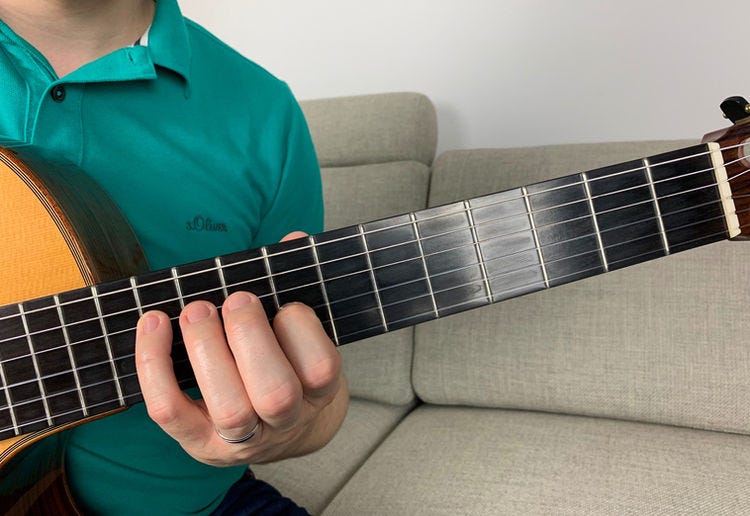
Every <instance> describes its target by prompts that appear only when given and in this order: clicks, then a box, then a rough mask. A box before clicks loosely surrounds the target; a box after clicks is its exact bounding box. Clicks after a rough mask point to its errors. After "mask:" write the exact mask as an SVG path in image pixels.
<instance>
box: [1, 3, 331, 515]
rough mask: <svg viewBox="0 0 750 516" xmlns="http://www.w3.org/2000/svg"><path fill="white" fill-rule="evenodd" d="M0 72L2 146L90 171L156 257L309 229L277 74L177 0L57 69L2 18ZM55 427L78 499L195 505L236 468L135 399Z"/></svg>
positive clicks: (301, 168) (249, 243) (160, 264)
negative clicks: (177, 437)
mask: <svg viewBox="0 0 750 516" xmlns="http://www.w3.org/2000/svg"><path fill="white" fill-rule="evenodd" d="M0 84H1V85H2V94H0V145H2V146H5V147H11V148H17V147H24V146H29V145H32V146H38V147H41V148H43V149H44V150H45V152H50V153H52V155H54V156H56V157H60V158H64V159H67V160H68V161H71V162H73V163H76V164H77V165H78V166H79V167H80V168H81V169H82V170H84V171H85V172H86V173H88V174H90V175H91V176H92V177H93V178H94V179H96V180H97V181H98V183H99V184H100V185H101V186H102V187H103V188H104V189H105V190H106V191H107V192H108V193H109V194H110V195H111V196H112V198H113V199H114V200H115V201H116V202H117V203H118V204H119V206H120V208H121V209H122V211H123V212H124V214H125V216H126V217H127V219H128V220H129V221H130V223H131V225H132V226H133V229H134V230H135V233H136V234H137V236H138V238H139V240H140V242H141V244H142V246H143V248H144V251H145V253H146V256H147V258H148V260H149V263H150V265H151V267H152V268H154V269H157V268H164V267H168V266H172V265H177V264H180V263H186V262H190V261H194V260H198V259H203V258H208V257H213V256H217V255H222V254H227V253H230V252H234V251H238V250H241V249H247V248H250V247H258V246H260V245H264V244H267V243H271V242H275V241H278V240H279V239H280V238H281V237H282V236H283V235H284V234H286V233H287V232H289V231H291V230H296V229H299V230H302V231H307V232H310V233H314V232H318V231H320V229H321V226H322V198H321V185H320V172H319V168H318V164H317V159H316V156H315V152H314V149H313V146H312V143H311V140H310V135H309V131H308V129H307V126H306V123H305V120H304V117H303V115H302V114H301V111H300V109H299V106H298V105H297V103H296V102H295V100H294V98H293V96H292V94H291V93H290V92H289V89H288V88H287V86H286V85H285V84H284V83H283V82H281V81H279V80H277V79H276V78H274V77H273V76H271V75H270V74H269V73H267V72H266V71H265V70H263V69H262V68H260V67H259V66H257V65H255V64H254V63H252V62H250V61H248V60H247V59H245V58H243V57H241V56H240V55H239V54H237V53H236V52H234V51H232V50H231V49H230V48H228V47H227V46H226V45H224V44H223V43H221V42H220V41H218V40H217V39H216V38H214V37H213V36H212V35H210V34H209V33H207V32H206V31H205V30H204V29H202V28H201V27H199V26H198V25H196V24H195V23H192V22H191V21H189V20H185V19H184V18H183V16H182V15H181V13H180V11H179V8H178V5H177V3H176V1H175V0H159V1H158V2H157V4H156V13H155V16H154V20H153V24H152V26H151V28H150V30H149V35H148V44H147V46H133V47H129V48H123V49H120V50H118V51H116V52H113V53H111V54H109V55H107V56H104V57H102V58H100V59H98V60H97V61H95V62H93V63H90V64H88V65H85V66H83V67H81V68H80V69H78V70H76V71H74V72H72V73H70V74H69V75H67V76H65V77H62V78H58V77H57V76H56V75H55V73H54V71H53V69H52V68H51V66H50V65H49V63H48V62H47V61H46V60H45V59H44V57H43V56H42V55H41V54H40V53H39V52H37V51H36V50H35V49H34V48H33V47H31V46H30V45H29V44H28V43H27V42H26V41H24V40H22V39H21V38H20V37H19V36H18V35H16V34H15V33H14V32H13V31H12V30H11V29H10V28H9V27H8V26H6V25H5V24H3V23H2V22H0ZM64 437H65V438H66V439H65V440H67V448H66V464H67V473H68V477H69V483H70V486H71V488H72V491H73V493H74V494H75V496H76V498H77V499H78V503H79V504H80V506H81V508H83V509H84V511H85V512H91V513H104V514H119V513H124V514H188V513H189V514H200V513H207V512H210V511H211V510H212V509H213V508H215V507H216V506H217V505H218V503H219V502H220V501H221V499H222V498H223V496H224V493H225V492H226V490H227V489H228V488H229V487H230V485H231V484H232V483H233V482H235V481H236V480H237V479H238V478H239V477H240V476H241V474H242V472H243V471H244V469H245V468H244V467H234V468H214V467H211V466H207V465H204V464H202V463H199V462H197V461H195V460H194V459H192V458H191V457H189V456H188V455H187V454H186V453H185V452H184V451H183V450H182V449H181V448H180V446H179V445H178V444H177V443H176V442H175V441H173V440H172V439H171V438H170V437H169V436H167V435H166V434H164V433H163V432H162V431H161V429H159V428H158V426H156V425H155V424H154V423H153V422H152V421H151V420H150V419H149V418H148V415H147V414H146V410H145V406H144V405H143V404H139V405H135V406H134V407H131V408H130V409H129V410H127V411H125V412H123V413H121V414H117V415H114V416H110V417H108V418H104V419H102V420H100V421H96V422H92V423H88V424H85V425H82V426H80V427H77V428H75V429H73V430H71V431H69V432H67V433H66V435H65V436H64ZM53 440H54V438H53Z"/></svg>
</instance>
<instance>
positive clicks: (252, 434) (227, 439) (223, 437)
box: [216, 419, 260, 444]
mask: <svg viewBox="0 0 750 516" xmlns="http://www.w3.org/2000/svg"><path fill="white" fill-rule="evenodd" d="M259 429H260V419H259V420H258V422H257V423H255V426H254V427H253V429H252V430H250V433H249V434H247V435H245V436H243V437H239V438H237V439H232V438H231V437H227V436H226V435H222V433H221V432H219V429H218V428H216V435H218V436H219V438H221V440H222V441H224V442H227V443H229V444H240V443H244V442H246V441H249V440H250V439H252V438H253V437H255V434H257V433H258V430H259Z"/></svg>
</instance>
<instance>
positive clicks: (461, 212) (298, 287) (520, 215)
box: [0, 153, 748, 358]
mask: <svg viewBox="0 0 750 516" xmlns="http://www.w3.org/2000/svg"><path fill="white" fill-rule="evenodd" d="M704 154H706V153H704ZM691 156H694V155H691ZM682 159H687V158H682ZM672 161H679V160H672ZM737 161H740V160H735V161H734V162H729V163H727V164H726V166H729V165H730V164H733V163H735V162H737ZM663 163H666V162H662V163H659V164H656V165H653V166H658V165H660V164H663ZM708 170H710V169H705V171H708ZM746 172H748V171H747V170H746V171H744V172H742V173H740V174H736V175H734V176H732V178H729V179H728V180H727V181H730V180H733V179H736V178H737V177H739V176H741V175H743V174H744V173H746ZM695 173H696V172H690V173H687V174H682V175H680V176H675V177H674V178H668V180H675V179H679V178H682V177H685V176H686V175H692V174H695ZM579 184H580V183H579ZM714 185H715V184H714ZM714 185H707V186H704V187H699V188H697V189H701V188H707V187H711V186H714ZM567 186H570V185H567ZM635 188H643V186H642V185H639V186H636V187H635ZM621 191H622V190H620V191H616V192H612V193H610V194H607V195H613V194H616V193H620V192H621ZM685 193H687V192H678V193H676V194H671V195H683V194H685ZM666 197H669V196H662V197H659V198H658V199H659V200H661V199H663V198H666ZM581 202H585V200H583V201H574V202H573V203H567V204H578V203H581ZM650 202H652V201H651V200H647V201H642V202H640V203H634V204H633V205H637V204H643V203H650ZM630 206H632V205H629V206H626V207H618V208H615V209H612V210H604V211H602V212H596V213H594V216H597V215H601V214H603V213H606V212H607V211H617V210H619V209H626V208H628V207H630ZM557 207H559V206H553V207H551V208H547V209H554V208H557ZM463 213H464V212H463V211H457V212H455V213H452V214H448V215H439V216H437V217H436V218H440V217H445V216H450V215H455V214H463ZM524 215H525V214H523V213H519V214H516V215H514V216H513V217H523V216H524ZM667 215H669V214H667ZM583 218H590V215H585V216H582V217H579V218H578V219H583ZM572 220H577V219H571V220H566V221H564V222H562V223H558V224H563V223H569V222H571V221H572ZM644 220H650V219H644ZM420 222H421V221H420ZM490 222H491V221H485V222H483V224H488V223H490ZM639 222H641V221H636V222H633V223H630V224H635V223H639ZM614 229H617V228H610V229H609V230H605V231H611V230H614ZM456 231H465V229H464V228H461V229H459V230H456ZM438 236H440V235H431V236H430V237H425V238H424V240H427V239H428V238H436V237H438ZM507 236H509V234H507V233H506V234H504V235H499V236H496V237H493V238H495V239H499V238H505V237H507ZM584 236H586V235H584ZM347 238H355V237H347ZM576 238H582V237H580V236H579V237H576ZM486 240H489V239H486ZM413 242H415V241H410V242H405V243H400V244H396V245H395V246H393V247H398V246H402V245H406V244H408V243H413ZM327 243H330V242H327ZM480 243H486V241H482V242H480ZM558 244H560V243H556V244H551V245H558ZM469 245H473V244H469ZM469 245H467V246H469ZM384 249H385V248H383V249H379V251H382V250H384ZM299 250H300V249H294V250H292V251H299ZM290 252H291V251H290ZM445 252H447V251H445ZM436 254H437V253H436ZM350 258H351V257H343V258H339V259H337V260H344V259H350ZM503 258H505V256H503V257H499V258H498V259H503ZM332 261H335V260H332ZM407 261H408V260H407ZM325 263H328V262H323V264H325ZM235 265H237V264H231V266H235ZM393 265H394V263H390V264H386V265H384V266H383V267H386V266H393ZM226 267H228V266H225V268H226ZM309 267H312V266H306V267H302V268H300V269H305V268H309ZM205 272H206V271H199V272H197V273H191V274H199V273H205ZM291 272H294V270H293V271H285V273H291ZM449 272H451V271H448V273H449ZM355 274H357V273H355ZM186 276H188V275H186ZM260 279H263V278H255V279H254V280H253V281H257V280H260ZM335 279H336V278H329V281H332V280H335ZM162 282H164V283H167V282H168V280H162ZM154 283H158V282H154ZM243 283H246V282H243ZM312 285H319V282H318V283H314V284H310V286H312ZM146 286H148V284H144V285H140V286H139V287H140V288H144V287H146ZM397 286H398V285H394V287H397ZM303 287H304V286H297V287H294V288H292V289H287V290H289V291H294V290H299V289H300V288H303ZM123 291H125V290H123ZM209 292H210V291H205V292H202V293H194V294H191V297H195V296H199V295H203V294H206V293H209ZM115 293H116V291H115V292H110V293H107V294H105V296H106V295H110V294H112V295H113V294H115ZM84 300H85V299H78V300H74V301H69V302H68V303H71V304H72V303H78V302H82V301H84ZM168 301H169V300H161V301H160V302H159V303H154V304H153V305H152V306H159V305H160V304H163V303H164V302H168ZM147 307H148V305H147ZM52 308H54V307H45V308H40V309H37V310H39V311H43V310H51V309H52ZM128 311H130V310H128ZM126 312H127V311H126ZM27 313H29V314H30V313H33V310H29V311H27ZM115 315H118V314H117V313H115V314H107V316H106V317H113V316H115ZM16 316H17V315H16ZM9 317H14V315H12V316H8V317H6V318H9ZM1 320H2V318H0V321H1ZM93 320H98V318H97V319H92V320H91V321H93ZM86 322H90V321H77V322H76V323H72V324H84V323H86ZM331 322H332V323H333V322H334V321H331ZM61 327H62V326H60V327H58V328H61ZM53 329H55V328H47V329H45V330H44V331H43V332H47V331H52V330H53ZM37 333H42V332H37ZM6 340H11V339H6ZM0 342H3V341H0ZM78 343H79V342H76V343H73V344H78ZM45 351H49V350H45ZM17 358H18V357H17Z"/></svg>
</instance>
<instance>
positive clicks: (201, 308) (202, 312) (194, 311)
mask: <svg viewBox="0 0 750 516" xmlns="http://www.w3.org/2000/svg"><path fill="white" fill-rule="evenodd" d="M209 315H211V309H210V308H209V307H208V305H207V304H205V303H195V304H192V305H188V306H187V307H186V308H185V317H187V320H188V322H189V323H190V324H194V323H197V322H200V321H202V320H204V319H207V318H208V316H209Z"/></svg>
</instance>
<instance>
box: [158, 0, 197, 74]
mask: <svg viewBox="0 0 750 516" xmlns="http://www.w3.org/2000/svg"><path fill="white" fill-rule="evenodd" d="M148 49H149V52H150V54H151V58H152V59H153V62H154V64H156V65H158V66H161V67H163V68H168V69H170V70H172V71H173V72H175V73H177V74H179V75H181V76H182V78H183V79H184V80H185V81H186V82H188V81H189V79H190V41H189V39H188V33H187V27H186V26H185V19H184V18H183V16H182V13H181V12H180V7H179V6H178V5H177V0H157V1H156V12H155V13H154V21H153V23H152V24H151V29H150V30H149V33H148Z"/></svg>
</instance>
